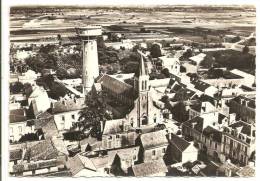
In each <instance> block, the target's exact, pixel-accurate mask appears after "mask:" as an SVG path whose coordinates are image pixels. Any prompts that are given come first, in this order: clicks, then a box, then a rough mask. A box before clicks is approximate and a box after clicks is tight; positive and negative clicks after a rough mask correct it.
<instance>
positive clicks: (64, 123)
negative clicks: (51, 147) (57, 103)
mask: <svg viewBox="0 0 260 181" xmlns="http://www.w3.org/2000/svg"><path fill="white" fill-rule="evenodd" d="M79 112H80V110H76V111H70V112H64V113H59V114H55V115H54V121H55V124H56V126H57V129H58V130H59V131H64V130H68V129H70V128H71V127H72V123H73V122H77V121H78V119H79V116H80V114H79ZM72 115H74V116H75V119H73V118H72ZM63 116H64V120H62V117H63Z"/></svg>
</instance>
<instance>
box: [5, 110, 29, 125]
mask: <svg viewBox="0 0 260 181" xmlns="http://www.w3.org/2000/svg"><path fill="white" fill-rule="evenodd" d="M26 120H27V117H26V115H25V110H24V109H23V108H21V109H13V110H10V115H9V121H10V123H19V122H25V121H26Z"/></svg>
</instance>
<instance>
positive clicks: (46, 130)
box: [33, 111, 59, 139]
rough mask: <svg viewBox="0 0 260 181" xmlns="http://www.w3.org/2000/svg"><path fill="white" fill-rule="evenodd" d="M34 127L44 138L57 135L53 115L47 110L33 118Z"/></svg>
mask: <svg viewBox="0 0 260 181" xmlns="http://www.w3.org/2000/svg"><path fill="white" fill-rule="evenodd" d="M33 121H34V129H35V130H36V131H40V132H42V133H43V135H44V137H45V139H48V138H53V137H55V138H56V137H59V132H58V129H57V126H56V124H55V120H54V116H53V115H51V114H50V113H48V112H47V111H46V112H44V113H42V114H40V115H39V116H38V119H34V120H33Z"/></svg>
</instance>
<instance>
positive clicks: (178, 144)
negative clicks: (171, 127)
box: [170, 134, 190, 152]
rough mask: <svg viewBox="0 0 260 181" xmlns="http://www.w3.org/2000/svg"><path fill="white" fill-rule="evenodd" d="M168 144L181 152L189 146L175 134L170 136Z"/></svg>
mask: <svg viewBox="0 0 260 181" xmlns="http://www.w3.org/2000/svg"><path fill="white" fill-rule="evenodd" d="M170 144H172V145H174V146H176V147H177V148H178V149H179V150H180V151H182V152H183V151H184V150H186V149H187V148H188V147H189V146H190V143H189V142H188V141H186V140H185V139H183V138H181V137H179V136H177V135H175V134H171V140H170Z"/></svg>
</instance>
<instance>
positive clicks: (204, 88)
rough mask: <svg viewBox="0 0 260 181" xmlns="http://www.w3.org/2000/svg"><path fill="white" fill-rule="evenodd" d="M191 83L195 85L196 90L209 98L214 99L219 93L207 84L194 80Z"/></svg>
mask: <svg viewBox="0 0 260 181" xmlns="http://www.w3.org/2000/svg"><path fill="white" fill-rule="evenodd" d="M191 83H192V84H193V85H194V89H196V90H198V91H199V92H202V93H204V94H206V95H208V96H211V97H214V96H215V95H216V94H217V93H218V89H217V88H216V87H214V86H212V85H210V84H208V83H206V82H203V81H200V80H193V81H191Z"/></svg>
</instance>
